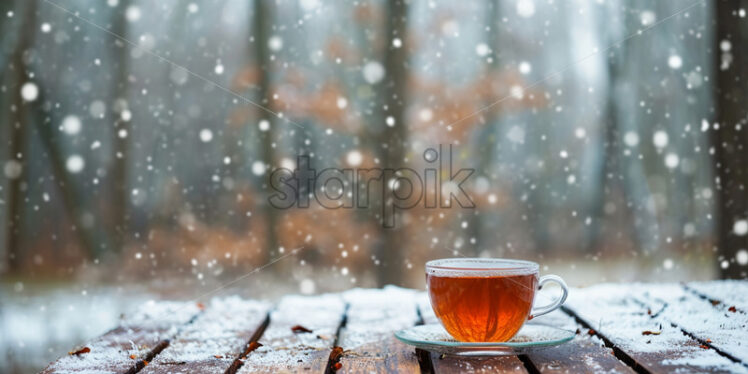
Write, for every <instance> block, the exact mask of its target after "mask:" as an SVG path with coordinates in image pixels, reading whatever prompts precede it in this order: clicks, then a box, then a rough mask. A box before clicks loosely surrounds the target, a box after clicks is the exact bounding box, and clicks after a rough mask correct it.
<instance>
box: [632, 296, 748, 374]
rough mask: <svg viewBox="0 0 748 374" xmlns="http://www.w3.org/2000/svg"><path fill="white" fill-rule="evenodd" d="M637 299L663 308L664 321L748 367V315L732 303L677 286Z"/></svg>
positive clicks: (654, 306) (651, 305) (649, 305)
mask: <svg viewBox="0 0 748 374" xmlns="http://www.w3.org/2000/svg"><path fill="white" fill-rule="evenodd" d="M725 296H726V295H725ZM635 297H636V299H637V300H638V301H640V302H641V303H642V304H644V305H647V306H648V307H650V308H659V307H661V308H662V311H661V312H660V313H659V315H660V317H661V318H663V319H664V320H666V321H668V322H669V323H671V324H673V325H675V326H677V327H678V328H680V329H681V330H683V331H684V332H685V333H687V334H688V335H690V336H691V337H693V338H695V339H697V340H698V341H699V343H700V344H702V345H706V346H709V347H712V348H714V349H716V350H718V351H719V352H721V353H723V354H724V355H727V356H729V357H730V358H732V359H733V360H736V361H740V362H741V363H743V365H745V366H746V368H748V315H746V314H745V313H743V312H742V311H738V310H737V309H736V308H735V307H734V306H729V305H730V302H729V301H727V302H716V301H715V302H710V301H708V300H706V299H704V298H701V297H699V296H696V295H694V294H692V293H691V292H689V291H687V290H686V289H685V288H683V287H682V286H681V285H677V284H667V285H658V286H657V287H651V288H649V289H647V290H646V291H645V292H643V293H638V294H636V295H635Z"/></svg>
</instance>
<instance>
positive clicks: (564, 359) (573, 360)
mask: <svg viewBox="0 0 748 374" xmlns="http://www.w3.org/2000/svg"><path fill="white" fill-rule="evenodd" d="M528 323H532V324H544V325H548V326H554V327H558V328H562V329H566V330H570V331H576V336H575V337H574V339H573V340H572V341H570V342H568V343H564V344H562V345H559V346H556V347H550V348H546V349H540V350H536V351H532V352H530V353H527V354H526V355H525V356H526V357H527V360H529V361H530V362H531V365H532V366H533V367H534V368H535V369H536V370H537V371H539V372H541V373H585V372H587V373H599V372H606V373H634V370H633V369H632V368H631V367H629V366H628V365H626V364H625V363H624V362H622V361H621V360H619V359H618V358H616V356H615V354H614V352H613V350H612V349H610V348H608V347H605V343H604V342H603V341H602V340H600V339H599V338H598V337H597V336H595V335H594V334H589V330H588V329H586V328H584V327H582V326H580V325H579V324H578V323H577V322H576V321H575V320H574V318H572V317H570V316H569V315H567V314H565V313H563V312H562V311H560V310H557V311H554V312H551V313H549V314H546V315H544V316H540V317H538V318H535V319H534V320H532V321H530V322H528Z"/></svg>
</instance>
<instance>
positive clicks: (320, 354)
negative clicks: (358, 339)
mask: <svg viewBox="0 0 748 374" xmlns="http://www.w3.org/2000/svg"><path fill="white" fill-rule="evenodd" d="M344 311H345V303H343V299H342V298H341V297H340V296H339V295H321V296H286V297H284V298H283V299H281V301H280V302H279V303H278V307H277V308H276V310H274V311H273V312H272V314H271V315H270V325H269V326H268V328H267V329H266V330H265V332H264V333H263V334H262V339H261V341H260V343H261V344H262V346H261V347H259V348H257V349H255V350H254V351H252V352H251V353H250V354H249V355H248V356H247V359H246V360H244V364H243V365H242V367H241V369H240V370H239V372H240V373H262V372H264V373H278V372H289V373H295V372H299V371H305V372H323V371H324V370H325V368H326V366H327V362H328V359H329V356H330V352H331V350H332V348H333V344H334V343H335V337H336V335H337V330H338V326H340V323H341V322H342V319H343V314H344Z"/></svg>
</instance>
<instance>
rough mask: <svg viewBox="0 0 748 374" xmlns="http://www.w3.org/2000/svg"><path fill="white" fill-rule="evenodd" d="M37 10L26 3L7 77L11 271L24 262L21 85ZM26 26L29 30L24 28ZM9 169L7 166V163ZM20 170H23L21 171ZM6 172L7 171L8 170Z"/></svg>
mask: <svg viewBox="0 0 748 374" xmlns="http://www.w3.org/2000/svg"><path fill="white" fill-rule="evenodd" d="M36 9H37V1H36V0H32V1H29V2H27V4H26V9H25V12H24V16H23V17H24V22H23V23H22V24H21V28H22V30H21V31H20V33H21V38H20V39H19V41H18V44H17V45H16V48H15V51H14V52H13V55H12V56H11V59H10V64H11V69H12V70H13V73H14V74H13V75H12V76H11V74H9V73H8V79H9V81H10V82H11V84H10V85H9V86H10V87H12V88H11V90H12V95H13V98H12V106H11V109H10V113H9V120H8V124H9V125H10V136H9V139H10V144H9V146H10V150H9V151H10V155H9V156H10V160H13V161H10V162H12V163H11V164H8V165H11V166H10V168H11V169H16V170H11V174H12V175H15V178H11V180H10V182H9V185H8V192H7V195H6V196H7V212H8V213H7V227H8V232H7V234H6V237H5V249H6V253H7V256H8V261H7V263H8V269H9V270H10V271H17V270H18V269H19V266H20V265H21V263H22V261H21V260H22V259H21V252H20V249H21V248H20V247H21V239H22V238H21V234H22V232H21V229H22V226H23V201H24V196H23V195H24V193H23V192H24V191H23V188H22V186H23V184H24V183H25V178H24V174H26V170H24V169H26V168H27V167H28V164H27V163H26V160H28V156H29V155H27V154H26V150H27V146H28V144H27V143H28V142H27V137H28V131H27V129H26V125H27V124H28V122H29V121H28V108H26V106H27V103H25V102H24V100H23V97H22V96H21V87H22V85H23V84H24V82H26V80H27V77H28V75H27V71H26V61H24V57H25V56H26V51H27V50H28V49H29V48H30V47H31V43H32V42H33V40H34V37H35V35H36V29H37V25H36ZM24 27H28V29H26V30H24V29H23V28H24ZM6 168H8V166H6ZM19 171H20V173H18V172H19ZM6 173H7V172H6Z"/></svg>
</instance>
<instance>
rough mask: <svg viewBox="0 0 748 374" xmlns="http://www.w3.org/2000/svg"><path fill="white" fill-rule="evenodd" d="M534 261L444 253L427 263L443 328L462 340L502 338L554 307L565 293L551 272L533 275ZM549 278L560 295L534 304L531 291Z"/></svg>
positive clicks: (430, 290) (430, 288)
mask: <svg viewBox="0 0 748 374" xmlns="http://www.w3.org/2000/svg"><path fill="white" fill-rule="evenodd" d="M539 269H540V267H539V266H538V264H537V263H535V262H531V261H522V260H508V259H500V258H447V259H441V260H433V261H429V262H427V263H426V285H427V287H428V294H429V298H430V299H431V307H432V308H433V309H434V313H435V314H436V317H437V318H439V321H441V323H442V325H443V326H444V329H445V330H447V332H448V333H449V334H450V335H452V337H453V338H455V339H457V340H458V341H461V342H504V341H507V340H509V339H511V338H512V337H513V336H514V335H515V334H516V333H517V332H518V331H519V329H520V328H521V327H522V325H524V323H525V321H528V320H530V319H532V318H534V317H537V316H540V315H543V314H546V313H550V312H552V311H553V310H556V309H557V308H558V307H560V306H561V304H563V303H564V301H566V296H567V295H568V293H569V290H568V288H567V287H566V283H564V281H563V279H561V278H560V277H558V276H556V275H545V276H543V277H542V278H538V272H539ZM548 282H555V283H557V284H558V285H559V286H561V290H562V294H561V297H560V298H558V299H556V300H555V301H554V302H553V303H551V304H550V305H546V306H542V307H536V308H533V301H534V299H535V291H537V290H539V289H540V288H541V287H543V285H544V284H546V283H548Z"/></svg>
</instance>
